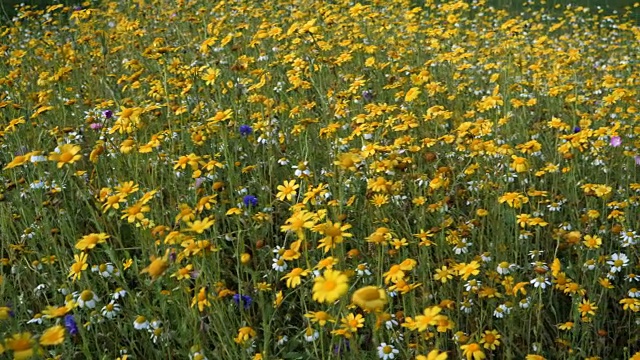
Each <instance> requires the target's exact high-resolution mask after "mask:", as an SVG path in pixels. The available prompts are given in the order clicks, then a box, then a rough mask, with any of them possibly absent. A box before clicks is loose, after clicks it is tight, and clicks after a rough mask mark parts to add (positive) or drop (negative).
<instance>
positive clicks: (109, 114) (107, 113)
mask: <svg viewBox="0 0 640 360" xmlns="http://www.w3.org/2000/svg"><path fill="white" fill-rule="evenodd" d="M102 115H104V117H105V118H106V119H111V118H112V117H113V111H111V110H105V111H103V112H102Z"/></svg>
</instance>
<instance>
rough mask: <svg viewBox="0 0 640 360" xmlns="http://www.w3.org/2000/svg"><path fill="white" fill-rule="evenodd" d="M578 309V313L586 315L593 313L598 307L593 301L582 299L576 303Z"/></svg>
mask: <svg viewBox="0 0 640 360" xmlns="http://www.w3.org/2000/svg"><path fill="white" fill-rule="evenodd" d="M578 310H579V311H580V315H582V316H583V317H584V316H587V315H595V314H596V310H598V307H597V306H596V304H595V303H594V302H591V301H589V300H587V299H582V303H581V304H580V305H578Z"/></svg>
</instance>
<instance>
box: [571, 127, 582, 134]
mask: <svg viewBox="0 0 640 360" xmlns="http://www.w3.org/2000/svg"><path fill="white" fill-rule="evenodd" d="M580 130H582V129H580V126H576V127H574V128H573V132H574V133H579V132H580Z"/></svg>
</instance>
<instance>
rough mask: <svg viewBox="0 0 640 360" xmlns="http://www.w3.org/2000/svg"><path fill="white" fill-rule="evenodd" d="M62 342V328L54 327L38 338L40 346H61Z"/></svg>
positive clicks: (59, 326)
mask: <svg viewBox="0 0 640 360" xmlns="http://www.w3.org/2000/svg"><path fill="white" fill-rule="evenodd" d="M63 341H64V327H63V326H61V325H55V326H52V327H50V328H48V329H47V330H45V331H44V332H43V333H42V335H41V336H40V345H43V346H50V345H58V344H62V342H63Z"/></svg>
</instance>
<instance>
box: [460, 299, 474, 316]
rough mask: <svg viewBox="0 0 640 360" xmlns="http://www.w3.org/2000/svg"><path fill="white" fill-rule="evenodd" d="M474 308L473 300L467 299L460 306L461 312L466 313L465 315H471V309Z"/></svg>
mask: <svg viewBox="0 0 640 360" xmlns="http://www.w3.org/2000/svg"><path fill="white" fill-rule="evenodd" d="M472 306H473V300H471V299H467V300H465V301H463V302H462V304H461V305H460V310H461V311H464V312H465V313H467V314H469V313H471V310H472V309H471V307H472Z"/></svg>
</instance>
